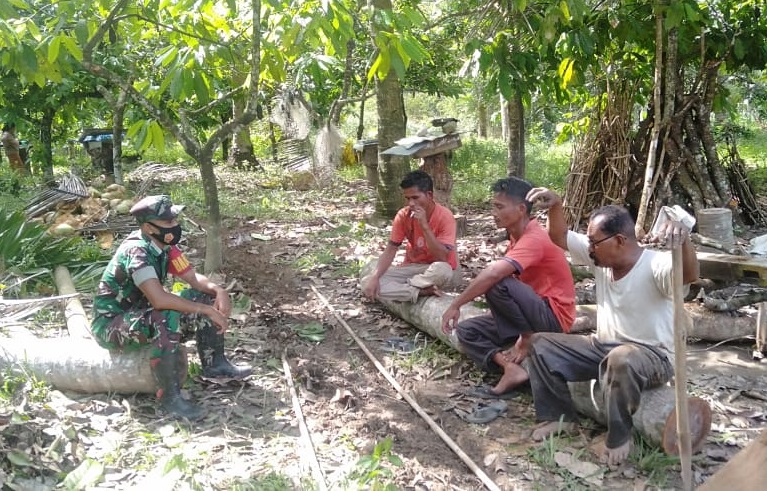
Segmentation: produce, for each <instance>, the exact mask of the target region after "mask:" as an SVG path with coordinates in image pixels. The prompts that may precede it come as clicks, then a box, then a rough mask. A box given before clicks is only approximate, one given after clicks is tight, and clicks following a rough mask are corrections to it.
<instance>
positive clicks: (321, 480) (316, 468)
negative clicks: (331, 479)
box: [282, 351, 328, 491]
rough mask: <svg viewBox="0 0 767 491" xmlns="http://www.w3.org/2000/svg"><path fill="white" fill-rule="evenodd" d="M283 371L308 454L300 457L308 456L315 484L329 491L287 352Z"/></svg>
mask: <svg viewBox="0 0 767 491" xmlns="http://www.w3.org/2000/svg"><path fill="white" fill-rule="evenodd" d="M282 369H283V370H284V371H285V379H286V380H287V381H288V388H289V389H290V397H291V399H293V412H294V413H296V419H297V420H298V428H299V429H300V430H301V438H302V439H303V440H304V447H305V448H304V450H305V451H306V452H305V453H304V452H301V453H299V457H301V460H304V456H308V458H309V464H310V466H311V468H312V475H313V476H314V482H315V483H316V484H317V487H318V488H319V490H320V491H327V489H328V486H327V484H325V475H324V474H322V468H320V463H319V461H318V460H317V453H316V452H315V451H314V444H313V443H312V435H311V433H309V428H308V427H307V426H306V420H305V419H304V413H303V411H301V401H299V400H298V393H297V392H296V387H295V385H294V384H293V375H291V373H290V364H289V363H288V357H287V355H286V353H285V351H283V352H282ZM306 454H308V455H306Z"/></svg>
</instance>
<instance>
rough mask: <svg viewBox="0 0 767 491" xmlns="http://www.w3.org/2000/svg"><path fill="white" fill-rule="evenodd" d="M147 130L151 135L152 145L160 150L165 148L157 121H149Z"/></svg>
mask: <svg viewBox="0 0 767 491" xmlns="http://www.w3.org/2000/svg"><path fill="white" fill-rule="evenodd" d="M149 131H150V133H151V136H152V146H153V147H154V148H156V149H157V150H159V151H160V152H162V151H164V150H165V135H164V134H163V131H162V127H161V126H160V125H159V124H158V123H157V121H152V122H151V123H149Z"/></svg>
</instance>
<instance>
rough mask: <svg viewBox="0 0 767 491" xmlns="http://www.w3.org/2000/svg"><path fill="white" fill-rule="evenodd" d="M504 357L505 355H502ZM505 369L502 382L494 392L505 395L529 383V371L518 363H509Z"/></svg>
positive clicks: (505, 365)
mask: <svg viewBox="0 0 767 491" xmlns="http://www.w3.org/2000/svg"><path fill="white" fill-rule="evenodd" d="M501 356H503V355H501ZM501 366H502V367H503V376H501V380H499V381H498V383H497V384H496V385H495V387H493V392H495V393H496V394H503V393H505V392H508V391H510V390H511V389H514V388H516V387H519V386H520V385H522V384H524V383H525V382H527V381H528V380H529V379H530V377H529V375H528V374H527V371H526V370H525V369H524V368H522V367H521V366H519V365H517V364H516V363H511V362H507V363H506V364H504V365H501Z"/></svg>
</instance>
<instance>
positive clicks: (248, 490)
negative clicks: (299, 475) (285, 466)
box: [229, 472, 294, 491]
mask: <svg viewBox="0 0 767 491" xmlns="http://www.w3.org/2000/svg"><path fill="white" fill-rule="evenodd" d="M229 489H231V490H232V491H292V490H293V489H294V486H293V482H292V481H291V480H290V479H289V478H287V477H285V476H283V475H282V474H278V473H276V472H270V473H269V474H266V475H264V476H260V477H251V478H250V479H248V480H246V481H237V482H234V483H232V484H231V487H230V488H229Z"/></svg>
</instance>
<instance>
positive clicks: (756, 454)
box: [698, 430, 767, 491]
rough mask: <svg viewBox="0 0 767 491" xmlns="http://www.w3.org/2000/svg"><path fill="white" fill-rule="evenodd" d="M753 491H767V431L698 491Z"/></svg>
mask: <svg viewBox="0 0 767 491" xmlns="http://www.w3.org/2000/svg"><path fill="white" fill-rule="evenodd" d="M723 489H724V490H727V491H753V490H757V489H767V430H763V431H762V434H761V435H760V436H759V438H757V439H756V440H754V441H752V442H751V443H749V444H748V446H747V447H746V448H744V449H743V450H741V451H740V452H738V453H737V454H736V455H735V457H733V458H732V459H731V460H730V461H729V462H727V463H726V464H725V465H724V467H722V468H721V469H719V471H717V473H716V474H714V475H713V476H711V477H710V478H709V479H708V480H707V481H706V482H705V483H703V485H702V486H700V487H699V488H698V491H720V490H723Z"/></svg>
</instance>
